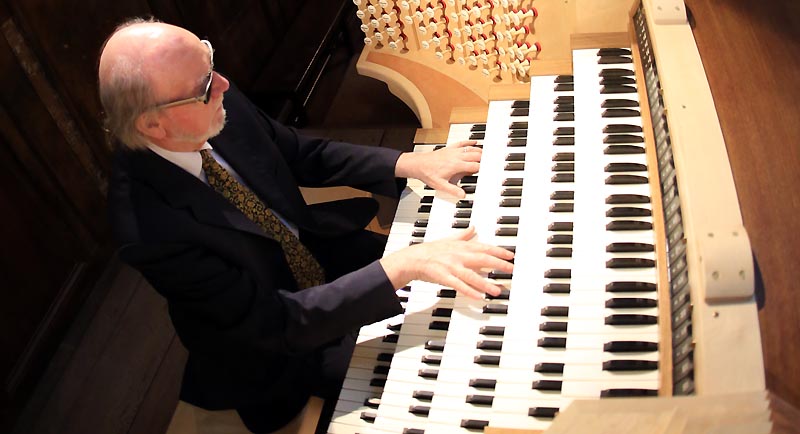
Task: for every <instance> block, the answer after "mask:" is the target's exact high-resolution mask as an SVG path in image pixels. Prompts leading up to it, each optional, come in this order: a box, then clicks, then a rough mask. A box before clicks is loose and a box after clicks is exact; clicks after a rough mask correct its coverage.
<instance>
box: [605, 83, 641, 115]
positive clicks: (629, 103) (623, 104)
mask: <svg viewBox="0 0 800 434" xmlns="http://www.w3.org/2000/svg"><path fill="white" fill-rule="evenodd" d="M603 80H608V79H605V78H604V79H603ZM600 83H601V84H604V83H603V82H602V81H601V82H600ZM600 107H601V108H631V107H639V102H638V101H636V100H632V99H617V98H614V99H607V100H605V101H603V103H602V104H600Z"/></svg>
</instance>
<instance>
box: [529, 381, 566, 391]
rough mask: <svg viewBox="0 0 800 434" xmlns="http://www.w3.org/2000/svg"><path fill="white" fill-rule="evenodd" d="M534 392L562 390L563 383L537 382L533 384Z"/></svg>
mask: <svg viewBox="0 0 800 434" xmlns="http://www.w3.org/2000/svg"><path fill="white" fill-rule="evenodd" d="M533 389H534V390H561V381H558V380H536V381H534V382H533Z"/></svg>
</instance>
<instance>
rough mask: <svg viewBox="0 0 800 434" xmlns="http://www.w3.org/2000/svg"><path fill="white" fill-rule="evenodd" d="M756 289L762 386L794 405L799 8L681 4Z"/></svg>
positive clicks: (797, 380) (736, 0)
mask: <svg viewBox="0 0 800 434" xmlns="http://www.w3.org/2000/svg"><path fill="white" fill-rule="evenodd" d="M686 5H687V6H688V8H689V9H690V11H691V12H692V14H693V17H694V34H695V39H696V41H697V45H698V49H699V51H700V54H701V56H702V59H703V65H704V67H705V69H706V75H707V76H708V81H709V84H710V86H711V91H712V93H713V96H714V101H715V103H716V106H717V114H718V116H719V119H720V124H721V127H722V131H723V135H724V137H725V142H726V145H727V147H728V156H729V158H730V162H731V169H732V171H733V177H734V181H735V183H736V189H737V192H738V195H739V202H740V205H741V211H742V219H743V220H744V225H745V228H746V229H747V232H748V235H749V236H750V242H751V245H752V247H753V254H754V259H755V261H756V265H757V267H758V270H759V271H760V279H759V280H757V289H758V290H760V291H763V293H764V302H763V308H762V309H761V310H760V312H759V319H760V326H761V338H762V343H763V349H764V364H765V369H766V379H767V387H768V388H769V389H770V390H771V391H773V392H775V393H776V394H777V395H778V396H780V397H782V398H784V399H785V400H786V401H788V402H789V403H790V404H792V405H794V406H795V407H800V365H798V364H797V360H800V350H798V348H797V345H796V343H797V342H800V316H798V315H797V312H799V311H800V297H797V295H796V291H795V286H796V285H797V282H798V281H800V267H798V266H797V258H798V257H800V219H798V218H797V216H798V214H800V198H799V197H798V195H797V194H796V192H795V190H796V189H797V186H798V185H800V146H798V145H797V138H798V137H800V123H798V122H797V119H800V100H798V99H797V96H798V95H800V81H798V80H797V79H796V76H797V71H798V70H800V42H799V41H800V4H799V3H797V2H795V1H793V0H781V1H777V2H767V3H752V2H749V1H747V0H728V1H726V2H714V1H710V0H686Z"/></svg>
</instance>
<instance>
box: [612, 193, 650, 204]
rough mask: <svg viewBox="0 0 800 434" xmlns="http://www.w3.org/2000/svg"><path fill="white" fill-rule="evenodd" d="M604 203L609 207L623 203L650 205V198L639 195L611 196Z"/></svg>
mask: <svg viewBox="0 0 800 434" xmlns="http://www.w3.org/2000/svg"><path fill="white" fill-rule="evenodd" d="M606 203H607V204H609V205H616V204H623V203H632V204H637V203H650V196H645V195H641V194H612V195H611V196H608V197H607V198H606Z"/></svg>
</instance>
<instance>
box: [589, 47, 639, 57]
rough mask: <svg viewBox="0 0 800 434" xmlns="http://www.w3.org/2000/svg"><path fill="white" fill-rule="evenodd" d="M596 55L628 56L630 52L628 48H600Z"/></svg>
mask: <svg viewBox="0 0 800 434" xmlns="http://www.w3.org/2000/svg"><path fill="white" fill-rule="evenodd" d="M597 55H598V56H600V57H602V56H630V55H631V50H630V49H628V48H600V49H599V50H597Z"/></svg>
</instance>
